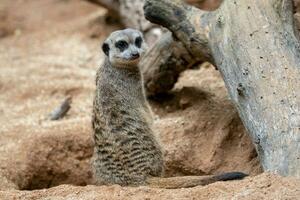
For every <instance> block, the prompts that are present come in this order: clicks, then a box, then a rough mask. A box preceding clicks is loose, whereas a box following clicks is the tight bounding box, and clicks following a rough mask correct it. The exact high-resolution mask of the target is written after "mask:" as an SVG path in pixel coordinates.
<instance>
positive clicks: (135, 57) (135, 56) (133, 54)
mask: <svg viewBox="0 0 300 200" xmlns="http://www.w3.org/2000/svg"><path fill="white" fill-rule="evenodd" d="M139 57H140V54H139V53H138V52H133V53H131V58H132V59H137V58H139Z"/></svg>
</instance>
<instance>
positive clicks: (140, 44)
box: [134, 37, 143, 48]
mask: <svg viewBox="0 0 300 200" xmlns="http://www.w3.org/2000/svg"><path fill="white" fill-rule="evenodd" d="M142 42H143V39H142V38H141V37H137V38H136V39H135V42H134V44H135V46H137V47H138V48H141V46H142Z"/></svg>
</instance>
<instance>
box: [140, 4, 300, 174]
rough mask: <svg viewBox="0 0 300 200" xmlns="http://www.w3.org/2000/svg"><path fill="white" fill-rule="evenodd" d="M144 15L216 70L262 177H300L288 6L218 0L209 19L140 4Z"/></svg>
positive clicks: (187, 10) (299, 95)
mask: <svg viewBox="0 0 300 200" xmlns="http://www.w3.org/2000/svg"><path fill="white" fill-rule="evenodd" d="M144 8H145V16H146V18H147V19H149V20H150V21H151V22H153V23H158V24H161V25H163V26H165V27H166V28H168V29H169V30H170V31H172V32H173V34H174V35H175V37H176V38H178V39H179V40H180V41H181V42H182V43H183V44H184V45H185V47H186V48H187V49H188V51H189V52H191V54H192V55H194V56H197V57H198V58H201V59H206V60H209V61H212V62H213V63H215V65H216V66H217V67H218V69H219V70H220V72H221V74H222V76H223V79H224V81H225V84H226V87H227V89H228V91H229V94H230V97H231V99H232V101H233V102H234V104H235V105H236V107H237V109H238V112H239V115H240V117H241V119H242V121H243V123H244V125H245V127H246V128H247V130H248V132H249V134H250V135H251V137H252V140H253V143H254V144H255V146H256V149H257V152H258V155H259V157H260V160H261V163H262V166H263V168H264V170H266V171H272V172H277V173H279V174H281V175H284V176H286V175H291V176H296V177H300V78H299V77H300V43H299V38H298V37H297V36H298V33H296V29H295V28H294V26H293V12H292V10H293V8H292V1H291V0H224V2H223V3H222V5H221V7H220V8H219V9H218V10H216V11H213V12H205V11H201V10H199V9H197V8H195V7H192V6H188V5H186V4H184V3H182V1H180V0H146V4H145V7H144Z"/></svg>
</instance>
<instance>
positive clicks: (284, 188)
mask: <svg viewBox="0 0 300 200" xmlns="http://www.w3.org/2000/svg"><path fill="white" fill-rule="evenodd" d="M105 12H106V11H105V10H104V9H101V8H99V7H96V6H94V5H92V4H89V3H87V2H85V1H82V0H72V1H71V0H43V1H37V0H16V1H14V3H12V1H10V0H1V1H0V122H1V123H0V190H3V191H2V192H0V199H258V198H260V199H299V198H298V197H299V196H300V191H299V188H300V187H299V186H300V181H299V180H296V179H292V178H282V177H279V176H276V175H272V174H262V175H259V176H253V177H250V178H247V179H245V180H243V181H232V182H224V183H222V182H220V183H215V184H212V185H209V186H205V187H196V188H192V189H179V190H163V189H153V188H147V187H139V188H122V187H120V186H102V187H96V186H91V185H89V186H84V185H87V184H90V183H91V180H90V179H91V176H90V164H89V163H90V157H91V154H92V142H91V128H90V115H91V107H92V98H93V91H94V76H95V71H96V68H97V67H98V66H99V65H100V64H101V62H102V60H103V54H102V52H101V51H100V44H101V41H102V40H103V39H104V38H105V37H106V35H107V34H108V33H110V32H111V31H113V30H115V29H118V28H120V26H119V25H117V24H114V25H107V24H106V23H105ZM67 96H72V99H73V100H72V107H71V110H70V111H69V113H68V114H67V115H66V116H65V117H64V118H63V119H61V120H58V121H50V120H49V113H51V111H52V110H53V109H54V108H55V107H57V106H58V105H59V104H60V103H61V102H62V101H63V100H64V99H65V98H66V97H67ZM151 105H152V107H153V110H154V112H155V114H156V119H157V120H156V122H155V124H156V129H157V130H158V132H159V137H160V139H161V142H162V144H163V145H164V148H165V156H166V166H167V175H168V176H174V175H193V174H194V175H204V174H214V173H221V172H224V171H232V170H238V171H244V172H247V173H249V174H251V175H257V174H259V173H261V168H260V165H259V161H258V159H257V155H256V153H255V150H254V148H253V145H252V144H251V141H250V139H249V137H248V135H247V134H246V131H245V129H244V127H243V125H242V123H241V121H240V119H239V117H238V115H237V113H236V111H235V109H234V108H233V106H232V105H231V103H230V100H229V99H228V95H227V92H226V89H225V87H224V83H223V81H222V79H221V77H220V75H219V73H218V72H217V71H215V70H214V68H213V67H211V66H208V65H206V66H202V67H201V69H199V70H189V71H187V72H185V73H183V74H182V76H181V78H180V81H179V82H178V83H177V85H176V87H175V88H174V90H173V91H172V92H171V94H170V95H169V96H168V97H167V98H164V99H159V100H156V101H151ZM61 184H68V185H61ZM57 185H61V186H57ZM71 185H82V187H79V186H71ZM53 186H57V187H53ZM48 187H53V188H50V189H43V190H34V191H21V190H16V189H30V190H32V189H40V188H48Z"/></svg>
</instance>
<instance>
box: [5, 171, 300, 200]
mask: <svg viewBox="0 0 300 200" xmlns="http://www.w3.org/2000/svg"><path fill="white" fill-rule="evenodd" d="M299 188H300V180H299V179H293V178H282V177H279V176H277V175H272V174H262V175H259V176H256V177H249V178H246V179H245V180H242V181H230V182H218V183H214V184H211V185H208V186H204V187H202V186H198V187H195V188H188V189H172V190H170V189H169V190H168V189H155V188H149V187H136V188H133V187H120V186H118V185H113V186H100V187H97V186H85V187H76V186H70V185H61V186H58V187H54V188H50V189H48V190H36V191H32V192H28V191H27V192H26V191H16V190H13V191H2V192H1V191H0V199H7V200H9V199H32V200H34V199H53V200H54V199H55V200H56V199H57V200H58V199H82V200H85V199H86V200H90V199H107V200H114V199H116V200H117V199H119V200H121V199H122V200H126V199H141V200H142V199H143V200H144V199H151V200H156V199H157V200H161V199H174V200H177V199H178V200H185V199H199V200H202V199H203V200H207V199H223V200H226V199H245V200H255V199H262V200H263V199H291V200H292V199H295V200H297V199H299V196H300V189H299Z"/></svg>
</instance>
